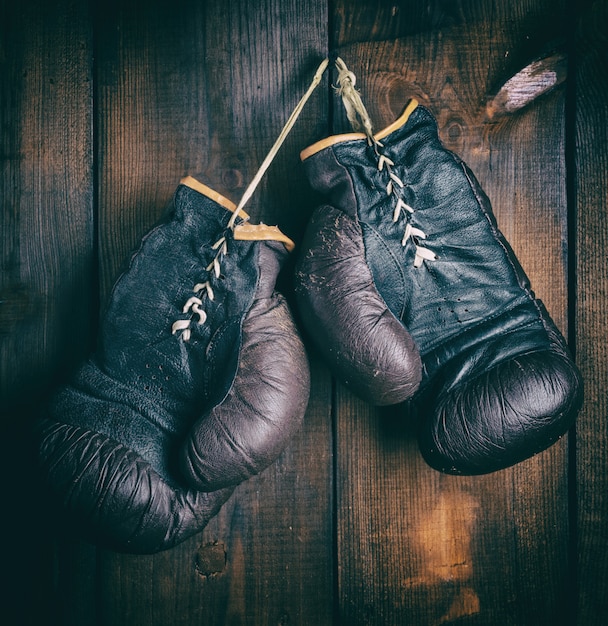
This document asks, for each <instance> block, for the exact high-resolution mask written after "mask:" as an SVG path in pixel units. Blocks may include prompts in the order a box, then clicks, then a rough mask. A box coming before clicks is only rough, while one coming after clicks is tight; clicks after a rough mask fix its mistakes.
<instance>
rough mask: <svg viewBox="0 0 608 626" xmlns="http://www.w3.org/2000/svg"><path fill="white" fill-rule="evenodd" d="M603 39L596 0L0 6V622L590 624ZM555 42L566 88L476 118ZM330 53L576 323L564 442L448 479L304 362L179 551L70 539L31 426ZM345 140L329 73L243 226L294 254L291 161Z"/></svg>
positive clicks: (600, 321)
mask: <svg viewBox="0 0 608 626" xmlns="http://www.w3.org/2000/svg"><path fill="white" fill-rule="evenodd" d="M607 32H608V2H607V1H606V0H577V1H576V2H575V1H574V0H560V1H559V2H557V3H555V2H549V1H548V0H520V1H518V2H513V3H506V2H500V1H499V0H467V1H466V2H465V1H461V2H446V1H445V0H429V1H428V2H424V3H420V2H417V1H415V0H402V1H400V2H384V1H382V2H375V3H370V2H363V1H361V0H331V1H327V0H303V1H302V2H296V0H287V2H279V1H278V0H260V1H259V2H247V1H246V0H230V1H228V2H221V3H212V2H200V3H194V2H189V1H188V0H175V1H174V2H173V3H166V2H162V1H156V0H152V1H151V2H146V3H144V2H143V1H142V0H129V2H118V1H117V0H112V1H111V2H109V3H97V2H93V3H73V2H65V1H63V0H60V1H59V2H56V3H52V4H48V3H46V4H45V3H44V2H42V1H41V0H26V1H25V2H21V3H10V2H8V1H7V0H0V166H1V167H0V261H1V265H0V423H1V424H2V434H1V437H0V458H1V461H2V463H1V466H0V467H1V469H0V474H1V475H2V481H3V482H2V487H3V495H4V500H5V503H6V504H5V508H4V509H3V510H4V511H5V515H4V519H5V521H8V524H9V529H8V531H5V535H4V536H5V547H4V548H5V549H4V551H3V557H4V558H3V565H4V568H3V571H4V574H5V575H4V576H3V581H4V582H3V585H2V586H0V587H1V589H2V592H1V593H2V598H1V599H2V601H1V604H2V609H0V621H1V622H2V623H3V624H8V625H9V626H13V625H17V624H19V625H21V624H28V625H29V624H44V625H45V626H46V625H49V626H50V625H53V626H55V625H57V626H71V625H74V626H81V625H82V624H96V625H98V626H110V625H111V626H114V625H121V624H124V625H127V624H128V625H129V626H139V625H142V626H143V625H144V624H145V625H146V626H154V625H161V624H162V625H163V626H165V625H167V624H171V625H172V626H173V625H178V624H181V625H183V626H186V625H187V626H190V625H194V624H205V625H210V626H213V625H214V624H217V625H220V624H222V625H223V624H252V625H256V626H257V625H258V624H275V623H276V624H287V623H289V624H302V625H308V624H315V625H316V624H344V625H348V626H356V625H358V624H382V625H383V626H384V625H390V624H400V625H401V624H420V625H425V626H426V625H432V624H450V623H454V624H456V623H458V624H471V625H473V624H480V625H481V624H483V625H484V626H487V625H494V624H500V625H501V626H502V625H517V626H522V625H526V624H530V625H534V626H537V625H541V624H552V625H553V624H566V623H568V624H578V625H580V626H583V625H584V626H588V625H590V624H601V623H603V621H605V615H606V613H607V611H608V605H607V598H608V588H607V587H608V571H607V567H608V566H607V565H606V563H607V562H608V559H607V558H606V557H607V554H606V553H607V549H606V546H607V542H606V533H607V523H608V522H607V520H608V510H607V508H608V507H607V504H606V496H605V493H606V487H607V486H606V462H607V459H606V452H605V450H606V447H607V445H608V441H607V436H608V435H607V430H606V419H607V412H608V410H607V406H606V388H607V386H608V377H607V370H606V363H607V361H608V359H607V358H606V356H607V355H606V351H607V341H606V327H607V326H608V319H606V313H605V311H606V306H607V298H608V296H607V293H606V283H607V281H608V266H607V257H606V235H607V233H608V228H607V227H606V222H607V219H608V215H607V214H606V204H607V198H608V195H607V184H608V181H607V176H608V152H607V151H608V136H607V130H606V129H607V124H606V121H607V118H608V108H607V105H606V102H607V101H608V97H607V95H608V94H607V91H608V89H607V87H608V82H607V80H608V77H607V71H606V68H607V67H608V41H607V36H606V33H607ZM564 40H565V41H570V42H573V43H575V44H576V45H575V48H574V49H573V50H572V49H570V51H571V52H572V51H573V52H574V54H573V55H571V57H570V61H569V65H568V72H569V75H568V78H567V83H566V84H562V85H561V86H559V87H558V88H556V89H554V90H552V91H551V93H550V94H549V95H545V96H543V97H542V98H540V99H538V100H537V101H536V102H534V103H532V104H531V105H530V106H528V107H527V108H525V109H523V110H521V111H519V112H516V113H513V114H510V115H506V116H502V117H500V118H495V119H492V120H490V119H489V118H488V117H487V115H486V104H487V99H488V97H489V96H490V95H491V94H493V93H496V90H497V89H498V88H499V87H500V85H502V84H503V83H504V82H505V81H506V80H507V79H509V77H511V76H512V75H513V74H514V73H515V72H517V71H518V70H519V69H520V68H522V67H523V66H524V65H525V64H526V63H527V62H529V61H530V60H531V59H533V58H534V57H536V56H537V55H539V54H541V53H543V52H545V51H547V50H548V49H551V48H552V47H554V46H555V45H556V44H557V45H559V44H560V42H563V41H564ZM328 49H337V50H339V52H340V54H341V55H342V56H343V58H344V59H345V60H346V62H347V63H348V65H349V66H350V67H351V68H352V69H353V70H354V71H355V72H356V74H357V76H358V84H357V86H358V88H360V90H361V93H362V96H363V97H364V99H365V101H366V103H367V104H368V107H369V109H370V111H371V113H372V117H373V119H374V121H375V123H376V127H377V128H381V127H382V126H384V125H385V124H387V123H389V122H391V121H393V119H394V117H395V116H396V115H397V114H398V113H399V112H400V109H401V107H402V106H403V104H404V103H405V100H406V99H407V98H408V97H409V96H412V95H414V96H416V97H418V98H419V99H420V100H421V101H422V102H423V103H424V104H426V105H427V106H429V107H430V108H431V110H432V111H433V112H434V113H435V115H436V116H437V119H438V121H439V126H440V131H441V135H442V138H443V140H444V142H445V144H446V146H447V147H448V148H450V149H452V150H454V151H455V152H456V153H458V154H459V155H461V156H462V157H463V158H464V159H465V160H466V161H467V163H468V164H469V165H470V166H471V167H472V169H473V170H474V172H475V173H476V175H477V177H478V178H479V179H480V182H481V183H482V185H483V187H484V188H485V190H486V191H487V193H488V195H489V196H490V198H491V200H492V202H493V206H494V209H495V212H496V214H497V218H498V222H499V225H500V227H501V228H502V230H503V232H504V233H505V235H506V236H507V238H508V239H509V240H510V242H511V243H512V245H513V247H514V248H515V250H516V252H517V254H518V256H519V258H520V260H521V262H522V265H523V266H524V268H525V269H526V271H527V273H528V275H529V276H530V278H531V280H532V283H533V286H534V289H535V291H536V292H537V294H538V295H539V296H540V297H541V298H542V299H543V300H544V302H545V304H546V305H547V307H548V309H549V311H550V312H551V314H552V315H553V317H554V319H555V320H556V322H557V324H558V325H559V326H560V328H561V329H562V330H563V331H564V332H565V333H567V332H568V331H569V330H570V342H571V345H573V346H574V347H575V348H576V354H577V360H578V362H579V364H580V366H581V368H582V370H583V374H584V377H585V383H586V401H585V407H584V410H583V412H582V414H581V416H580V418H579V421H578V423H577V426H576V429H575V432H573V433H571V435H570V440H571V441H572V442H574V444H573V445H570V446H569V445H568V442H567V441H565V440H564V441H562V442H560V443H559V444H558V445H556V446H554V447H553V448H552V449H550V450H549V451H547V452H545V453H543V454H541V455H539V456H538V457H536V458H534V459H531V460H529V461H527V462H525V463H522V464H520V465H518V466H516V467H515V468H512V469H509V470H506V471H504V472H498V473H496V474H493V475H490V476H485V477H476V478H455V477H450V476H444V475H441V474H439V473H437V472H434V471H433V470H431V469H429V468H428V467H427V466H426V465H425V464H424V462H423V461H422V460H421V458H420V456H419V454H418V451H417V448H416V444H415V440H414V434H413V425H412V424H411V423H410V422H409V421H408V416H407V414H406V413H405V412H404V411H403V408H402V407H397V408H393V409H387V410H382V411H379V410H376V409H373V408H371V407H369V406H367V405H366V404H364V403H362V402H361V401H359V400H357V399H356V398H355V397H353V396H352V395H351V394H350V393H348V392H347V391H345V390H344V389H343V388H341V387H340V386H337V385H336V384H335V383H333V382H332V380H331V379H330V377H329V375H328V373H327V370H326V368H325V366H324V365H323V363H322V362H321V361H320V359H319V358H318V355H317V354H316V353H315V351H314V350H313V349H312V348H311V349H310V356H311V366H312V372H313V385H312V394H311V401H310V405H309V410H308V413H307V416H306V420H305V424H304V426H303V428H302V430H301V432H300V433H299V434H298V436H297V437H296V438H295V440H294V441H293V443H292V444H291V445H290V446H289V448H288V449H287V450H286V451H285V453H284V454H283V455H282V456H281V458H280V459H279V461H278V462H277V463H276V464H275V465H273V466H272V467H271V468H269V469H268V470H267V471H266V472H264V473H263V474H262V475H261V476H259V477H257V478H255V479H253V480H250V481H248V482H247V483H245V484H243V485H242V486H241V487H239V488H238V489H237V491H236V492H235V494H234V496H233V497H232V498H231V500H230V501H229V502H228V503H227V504H226V506H225V507H224V508H223V509H222V511H221V512H220V514H219V515H218V516H217V518H215V519H214V520H212V522H211V523H210V524H209V526H208V527H207V529H206V530H205V531H204V532H203V533H201V534H200V535H199V536H198V537H194V538H192V539H191V540H190V541H187V542H185V543H184V544H182V545H180V546H178V547H177V548H175V549H174V550H171V551H167V552H164V553H161V554H158V555H155V556H149V557H145V556H137V557H136V556H125V555H119V554H115V553H113V552H109V551H105V550H99V549H97V548H95V547H93V546H90V545H88V544H85V543H81V542H80V541H78V540H77V539H75V538H72V537H69V536H68V537H66V536H65V534H62V533H61V529H57V528H52V527H49V523H48V520H47V517H46V511H44V510H40V507H39V506H38V499H37V497H36V492H35V485H32V483H31V475H30V471H29V457H28V456H27V448H26V442H27V427H28V426H29V424H30V423H31V422H32V419H33V417H34V415H35V413H36V410H37V409H38V407H39V406H40V405H41V403H43V401H44V397H45V394H46V393H47V391H48V390H49V389H50V388H51V387H52V386H53V385H54V384H55V383H56V382H57V381H58V380H59V379H61V378H62V377H63V376H64V375H65V374H66V373H67V371H68V370H69V369H70V368H71V367H72V366H73V365H74V364H75V363H76V362H77V360H78V359H79V358H81V357H82V356H83V355H84V354H86V352H87V351H88V350H89V349H90V347H91V346H92V344H93V341H94V331H95V328H96V325H97V319H98V316H99V312H100V308H101V305H102V304H103V302H104V301H105V299H106V298H107V296H108V294H109V291H110V288H111V286H112V284H113V282H114V281H115V279H116V277H117V275H118V273H119V272H120V270H121V267H122V264H123V262H124V260H125V258H126V257H127V256H128V255H129V253H130V251H131V249H132V248H133V246H135V245H136V244H137V242H138V240H139V238H140V237H141V235H142V234H144V233H145V232H146V231H147V230H148V228H149V227H150V226H151V225H152V224H153V223H154V222H155V221H156V220H157V219H158V217H159V216H160V215H161V213H162V211H163V210H164V207H165V206H166V204H167V203H168V201H169V200H170V197H171V194H172V193H173V191H174V189H175V186H176V184H177V182H178V181H179V179H180V177H182V176H183V175H185V174H194V175H198V176H199V177H200V178H201V180H203V182H206V183H207V184H208V185H209V186H211V187H213V188H215V189H217V190H218V191H220V192H221V193H224V194H225V195H227V196H228V197H230V198H232V199H233V200H238V199H239V197H240V195H241V194H242V193H243V191H244V189H245V187H246V185H247V184H248V182H249V181H250V180H251V178H252V176H253V175H254V173H255V171H256V169H257V167H258V165H259V164H260V163H261V161H262V159H263V158H264V156H265V155H266V152H267V150H268V148H269V147H270V146H271V145H272V143H273V141H274V139H275V138H276V136H277V134H278V132H279V131H280V129H281V127H282V125H283V123H284V122H285V120H286V119H287V116H288V115H289V113H290V112H291V110H292V109H293V107H294V106H295V104H296V102H297V101H298V99H299V97H300V96H301V95H302V93H303V92H304V90H305V89H306V87H307V86H308V83H309V81H310V79H311V77H312V74H313V72H314V70H315V68H316V66H317V64H318V63H319V61H320V59H321V58H322V56H324V55H325V54H326V53H327V51H328ZM562 50H563V48H562ZM334 78H335V75H334ZM330 124H333V126H330ZM346 129H347V127H346V121H345V118H344V116H343V114H342V111H341V105H340V103H339V101H338V100H337V99H336V96H335V94H334V92H333V90H331V89H330V88H329V84H328V82H327V81H326V82H324V84H323V85H322V86H321V87H320V88H319V89H318V90H317V92H316V93H315V95H314V96H313V98H312V99H311V101H310V102H309V103H308V105H307V107H306V109H305V110H304V113H303V114H302V117H301V118H300V120H299V121H298V123H297V124H296V127H295V128H294V130H293V132H292V134H291V135H290V137H289V138H288V140H287V142H286V144H285V145H284V147H283V149H282V150H281V152H280V154H279V157H278V158H277V159H276V161H275V163H274V164H273V165H272V167H271V168H270V170H269V171H268V172H267V175H266V176H265V178H264V180H263V182H262V184H261V185H260V187H259V188H258V190H257V192H256V194H255V195H254V196H253V198H252V200H251V202H250V204H249V205H248V211H249V212H250V213H251V215H252V218H253V220H254V221H264V222H266V223H278V224H279V225H280V226H281V228H282V229H283V230H284V231H285V232H287V234H289V235H290V236H291V237H293V238H294V239H295V240H296V242H299V240H300V238H301V236H302V234H303V230H304V227H305V224H306V222H307V220H308V217H309V216H310V213H311V212H312V210H313V208H314V204H315V198H314V196H313V194H312V193H311V191H310V189H309V186H308V184H307V183H306V181H305V180H304V177H303V173H302V170H301V167H300V164H299V159H298V153H299V151H300V149H301V148H303V147H305V146H306V145H308V144H310V143H311V142H313V141H315V140H317V139H319V138H321V137H323V136H325V135H326V134H328V133H330V132H341V131H343V130H346ZM573 241H574V243H575V246H573V245H572V242H573ZM290 269H291V267H290V266H288V267H287V268H286V269H285V271H284V272H283V274H282V276H281V279H280V286H281V289H283V290H284V291H285V292H286V293H287V295H288V297H289V298H290V299H291V289H292V286H291V279H290ZM569 281H570V282H569ZM51 537H53V539H51ZM7 544H8V545H7Z"/></svg>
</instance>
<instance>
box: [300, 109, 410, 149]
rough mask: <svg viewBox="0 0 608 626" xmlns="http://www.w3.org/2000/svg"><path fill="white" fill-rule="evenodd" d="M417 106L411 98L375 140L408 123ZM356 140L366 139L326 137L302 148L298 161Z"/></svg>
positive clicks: (361, 135)
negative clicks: (339, 144) (330, 147)
mask: <svg viewBox="0 0 608 626" xmlns="http://www.w3.org/2000/svg"><path fill="white" fill-rule="evenodd" d="M417 106H418V100H416V99H415V98H412V99H411V100H410V101H409V102H408V103H407V105H406V107H405V109H403V113H401V115H400V116H399V117H398V118H397V119H396V120H395V121H394V122H393V123H392V124H391V125H390V126H387V127H386V128H384V129H383V130H381V131H380V132H378V133H376V134H375V135H374V137H375V139H377V140H378V141H380V140H381V139H384V138H385V137H388V135H390V134H391V133H392V132H394V131H396V130H397V129H398V128H401V127H402V126H403V125H404V124H405V123H406V122H407V121H408V119H409V117H410V115H411V114H412V113H413V112H414V110H415V109H416V107H417ZM357 139H363V140H365V139H367V137H366V135H365V133H345V134H343V135H332V136H331V137H326V138H325V139H321V141H317V142H316V143H313V144H312V145H311V146H308V148H304V150H302V152H300V159H301V160H302V161H305V160H306V159H307V158H308V157H311V156H312V155H313V154H316V153H317V152H321V150H324V149H325V148H328V147H329V146H334V145H336V144H338V143H342V142H344V141H353V140H357Z"/></svg>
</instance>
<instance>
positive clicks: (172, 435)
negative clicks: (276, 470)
mask: <svg viewBox="0 0 608 626" xmlns="http://www.w3.org/2000/svg"><path fill="white" fill-rule="evenodd" d="M235 209H236V207H235V205H234V204H232V203H231V202H230V201H229V200H227V199H226V198H224V197H222V196H220V195H219V194H217V193H216V192H214V191H213V190H211V189H209V188H208V187H206V186H205V185H202V184H201V183H199V182H198V181H196V180H195V179H193V178H190V177H188V178H186V179H184V180H183V181H182V183H181V184H180V186H179V187H178V189H177V191H176V193H175V196H174V200H173V203H172V206H171V208H170V210H169V212H168V215H167V217H166V219H165V220H164V221H163V222H162V223H161V224H160V225H158V226H157V227H156V228H155V229H153V230H152V231H151V232H150V233H149V234H148V235H147V236H146V237H145V238H144V240H143V242H142V244H141V246H140V248H139V250H138V251H137V252H136V253H135V254H134V255H133V257H132V258H131V261H130V264H129V267H128V269H127V271H126V272H125V273H124V274H123V275H122V276H121V278H120V279H119V280H118V282H117V283H116V285H115V287H114V289H113V292H112V294H111V298H110V302H109V307H108V309H107V312H106V313H105V317H104V321H103V323H102V327H101V333H100V341H99V346H98V349H97V350H96V352H95V354H94V355H93V356H92V357H91V358H90V359H89V360H88V362H87V363H85V364H84V365H83V366H82V367H81V368H80V369H79V370H78V372H77V373H76V375H75V377H74V379H73V380H72V381H71V382H70V384H69V385H67V386H65V387H64V388H63V389H61V390H60V391H59V392H58V393H57V394H56V395H55V397H54V399H53V401H52V403H51V405H50V407H49V409H48V412H47V415H45V416H44V417H43V419H42V420H41V421H40V423H39V425H38V427H37V446H38V456H39V460H40V470H41V477H42V480H43V484H44V487H45V489H46V490H47V491H48V492H49V493H50V495H51V497H52V498H54V499H55V500H56V501H58V502H59V503H60V505H61V507H62V508H63V509H64V510H65V511H66V512H67V513H68V515H69V516H70V518H71V519H72V520H74V521H75V522H76V523H77V524H78V525H79V526H80V527H81V528H82V529H83V531H84V532H85V534H86V535H87V536H88V537H89V538H91V539H93V540H94V541H97V542H100V543H103V544H105V545H108V546H109V547H111V548H113V549H116V550H120V551H127V552H134V553H153V552H156V551H159V550H163V549H166V548H170V547H172V546H174V545H176V544H177V543H179V542H181V541H183V540H184V539H186V538H187V537H189V536H191V535H193V534H194V533H197V532H199V531H200V530H202V529H203V528H204V527H205V525H206V524H207V523H208V521H209V519H210V518H211V517H212V516H213V515H215V514H216V513H217V512H218V510H219V508H220V507H221V505H222V504H223V503H224V502H225V500H226V499H227V498H228V497H229V495H230V494H231V492H232V488H233V487H234V486H235V485H237V484H238V483H240V482H242V481H243V480H245V479H247V478H249V477H251V476H253V475H254V474H257V473H258V472H260V471H261V470H263V469H264V468H265V467H267V466H268V465H269V464H270V463H272V462H273V461H274V460H275V459H276V458H277V456H278V455H279V454H280V452H281V451H282V450H283V449H284V447H285V445H286V444H287V442H288V441H289V439H290V438H291V436H292V435H293V434H294V432H295V431H296V429H297V428H298V427H299V425H300V423H301V419H302V417H303V414H304V412H305V409H306V404H307V401H308V394H309V370H308V362H307V359H306V355H305V352H304V348H303V345H302V342H301V340H300V338H299V335H298V332H297V330H296V328H295V326H294V323H293V321H292V317H291V314H290V311H289V309H288V307H287V304H286V302H285V300H284V299H283V297H282V296H281V295H280V294H278V293H277V292H276V291H275V290H274V287H275V280H276V277H277V274H278V272H279V269H280V266H281V263H282V261H283V260H284V258H285V256H286V254H287V250H290V249H291V248H292V246H293V244H292V242H291V241H290V240H289V239H288V238H287V237H286V236H285V235H283V234H282V233H281V232H280V231H279V230H278V228H276V227H270V226H265V225H262V224H260V225H252V224H250V223H248V216H247V215H246V213H244V211H239V212H238V213H235Z"/></svg>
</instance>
